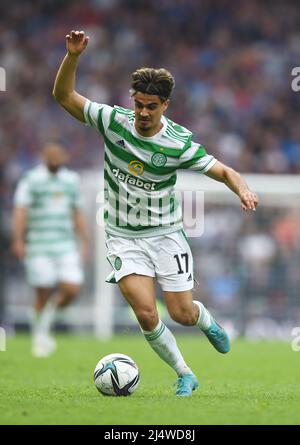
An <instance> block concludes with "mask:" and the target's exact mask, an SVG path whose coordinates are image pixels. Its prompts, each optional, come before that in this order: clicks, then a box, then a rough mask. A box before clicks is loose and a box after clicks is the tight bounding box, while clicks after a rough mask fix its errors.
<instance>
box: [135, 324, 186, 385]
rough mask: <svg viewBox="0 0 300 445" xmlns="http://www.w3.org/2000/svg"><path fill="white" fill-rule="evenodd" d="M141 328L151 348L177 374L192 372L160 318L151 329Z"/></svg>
mask: <svg viewBox="0 0 300 445" xmlns="http://www.w3.org/2000/svg"><path fill="white" fill-rule="evenodd" d="M141 330H142V332H143V334H144V337H145V338H146V340H147V341H148V343H149V345H150V346H151V348H152V349H153V350H154V351H155V352H156V353H157V354H158V355H159V357H160V358H161V359H162V360H164V361H165V362H166V363H167V364H168V365H170V366H171V368H173V369H174V371H175V372H176V373H177V375H179V376H180V375H182V374H189V373H191V372H192V371H191V369H190V368H189V367H188V366H187V364H186V363H185V361H184V359H183V357H182V355H181V352H180V351H179V349H178V346H177V343H176V339H175V337H174V335H173V334H172V332H171V331H170V330H169V329H168V328H167V326H166V325H165V324H164V323H163V322H162V321H161V320H159V323H158V325H157V326H156V328H155V329H153V331H144V330H143V329H141Z"/></svg>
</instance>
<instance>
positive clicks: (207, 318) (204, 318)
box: [193, 300, 211, 330]
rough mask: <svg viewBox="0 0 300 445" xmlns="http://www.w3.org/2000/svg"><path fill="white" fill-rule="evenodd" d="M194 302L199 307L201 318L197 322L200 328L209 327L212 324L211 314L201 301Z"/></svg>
mask: <svg viewBox="0 0 300 445" xmlns="http://www.w3.org/2000/svg"><path fill="white" fill-rule="evenodd" d="M193 303H194V304H196V305H197V306H198V307H199V318H198V321H197V323H196V325H197V326H199V328H200V329H204V330H206V329H208V328H209V327H210V325H211V315H210V313H209V312H208V310H207V309H206V308H205V307H204V306H203V304H202V303H200V301H196V300H193Z"/></svg>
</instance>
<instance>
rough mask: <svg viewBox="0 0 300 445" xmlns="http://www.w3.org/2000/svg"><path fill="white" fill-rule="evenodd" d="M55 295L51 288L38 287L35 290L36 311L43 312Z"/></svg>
mask: <svg viewBox="0 0 300 445" xmlns="http://www.w3.org/2000/svg"><path fill="white" fill-rule="evenodd" d="M52 293H53V288H50V287H36V288H35V303H34V306H35V308H36V310H38V311H40V310H42V309H43V308H44V307H45V305H46V303H47V301H48V300H49V298H50V297H51V295H52Z"/></svg>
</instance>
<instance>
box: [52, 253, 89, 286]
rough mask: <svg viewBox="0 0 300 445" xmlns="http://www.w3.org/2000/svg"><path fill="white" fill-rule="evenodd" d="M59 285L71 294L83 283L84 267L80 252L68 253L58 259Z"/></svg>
mask: <svg viewBox="0 0 300 445" xmlns="http://www.w3.org/2000/svg"><path fill="white" fill-rule="evenodd" d="M56 270H57V276H58V283H59V285H60V287H61V288H63V289H65V290H66V291H67V290H69V291H70V292H72V291H74V290H75V289H76V288H79V287H80V285H81V284H82V282H83V279H84V276H83V266H82V262H81V258H80V254H79V252H78V251H73V252H68V253H65V254H62V255H60V256H58V257H57V258H56Z"/></svg>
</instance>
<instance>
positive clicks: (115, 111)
mask: <svg viewBox="0 0 300 445" xmlns="http://www.w3.org/2000/svg"><path fill="white" fill-rule="evenodd" d="M84 115H85V120H86V123H87V124H88V125H89V126H91V127H96V128H97V129H98V131H99V132H100V133H101V135H102V136H103V138H104V143H105V154H104V184H105V186H104V187H105V189H104V198H105V207H104V220H105V225H106V232H107V233H109V234H112V235H117V236H124V237H130V238H139V237H148V236H157V235H163V234H168V233H172V232H175V231H177V230H180V229H182V228H183V222H182V211H181V206H180V204H179V202H178V200H177V199H176V197H175V184H176V179H177V175H176V170H178V169H191V170H196V171H199V172H200V173H205V172H207V171H208V170H209V169H210V168H211V167H212V166H213V165H214V164H215V162H216V161H217V160H216V159H215V158H214V157H213V156H210V155H207V153H206V151H205V148H204V147H203V146H202V145H201V144H197V143H195V142H193V141H192V133H191V132H190V131H189V130H187V129H186V128H184V127H182V126H180V125H177V124H175V123H174V122H172V121H171V120H170V119H167V118H166V117H164V116H163V117H162V124H163V126H162V129H161V130H160V131H159V132H158V133H157V134H155V135H154V136H152V137H143V136H141V135H140V134H138V133H137V131H136V129H135V126H134V121H135V113H134V111H132V110H128V109H125V108H122V107H119V106H115V107H113V108H112V107H110V106H109V105H105V104H98V103H96V102H91V101H89V100H87V101H86V103H85V107H84Z"/></svg>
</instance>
